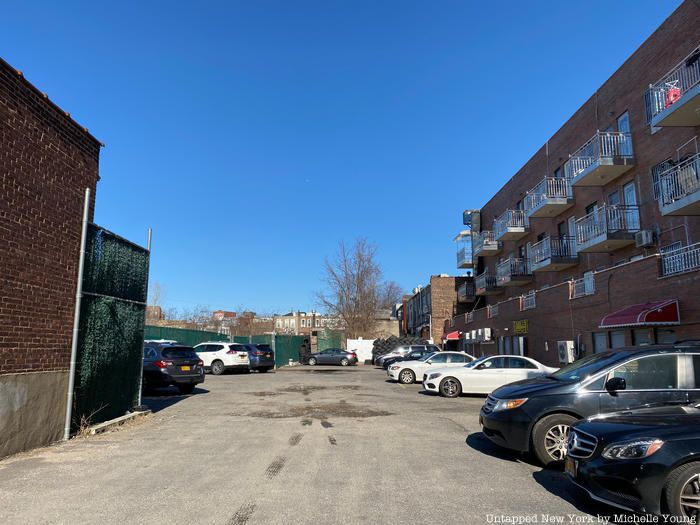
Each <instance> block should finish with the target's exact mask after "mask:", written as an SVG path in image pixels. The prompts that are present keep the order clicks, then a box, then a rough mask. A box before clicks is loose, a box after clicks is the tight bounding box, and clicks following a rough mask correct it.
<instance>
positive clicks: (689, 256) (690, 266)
mask: <svg viewBox="0 0 700 525" xmlns="http://www.w3.org/2000/svg"><path fill="white" fill-rule="evenodd" d="M696 270H700V243H695V244H691V245H690V246H683V247H682V248H679V249H677V250H673V251H670V252H666V253H663V254H661V277H669V276H671V275H678V274H681V273H688V272H694V271H696Z"/></svg>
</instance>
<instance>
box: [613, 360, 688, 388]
mask: <svg viewBox="0 0 700 525" xmlns="http://www.w3.org/2000/svg"><path fill="white" fill-rule="evenodd" d="M610 377H622V378H624V380H625V382H626V383H627V390H665V389H670V388H678V358H677V357H676V356H675V355H655V356H651V357H644V358H641V359H635V360H634V361H630V362H629V363H625V364H624V365H622V366H619V367H617V368H616V369H615V370H613V372H612V373H611V374H610Z"/></svg>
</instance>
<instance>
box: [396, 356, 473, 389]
mask: <svg viewBox="0 0 700 525" xmlns="http://www.w3.org/2000/svg"><path fill="white" fill-rule="evenodd" d="M409 355H410V354H409ZM472 361H474V358H473V357H472V356H470V355H469V354H465V353H464V352H433V353H431V354H428V355H426V356H423V358H421V359H413V360H407V361H400V362H397V363H394V364H392V365H390V366H389V368H388V369H387V372H386V373H387V375H388V376H389V377H390V378H391V379H393V380H394V381H398V382H399V383H403V384H404V385H408V384H411V383H415V382H416V380H418V381H420V380H421V379H422V378H423V376H424V375H426V374H430V373H431V372H432V371H433V370H436V369H438V368H446V367H448V368H454V367H458V366H464V365H465V364H466V363H471V362H472Z"/></svg>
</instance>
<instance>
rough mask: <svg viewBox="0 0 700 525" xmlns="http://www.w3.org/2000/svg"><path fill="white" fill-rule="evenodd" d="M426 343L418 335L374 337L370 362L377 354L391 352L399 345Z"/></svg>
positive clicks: (374, 359)
mask: <svg viewBox="0 0 700 525" xmlns="http://www.w3.org/2000/svg"><path fill="white" fill-rule="evenodd" d="M425 344H428V343H427V342H426V341H425V340H424V339H421V338H420V337H396V336H393V335H392V336H391V337H387V338H386V339H375V340H374V345H373V346H372V364H374V363H375V361H376V359H377V358H378V357H379V356H382V355H384V354H388V353H389V352H393V351H394V350H396V349H397V348H398V347H400V346H410V345H425Z"/></svg>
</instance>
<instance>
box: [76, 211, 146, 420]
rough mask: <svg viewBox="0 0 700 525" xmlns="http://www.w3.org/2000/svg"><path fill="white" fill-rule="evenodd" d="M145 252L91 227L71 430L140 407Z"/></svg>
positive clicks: (106, 231)
mask: <svg viewBox="0 0 700 525" xmlns="http://www.w3.org/2000/svg"><path fill="white" fill-rule="evenodd" d="M149 257H150V254H149V252H148V250H146V249H145V248H142V247H141V246H138V245H136V244H134V243H132V242H130V241H128V240H126V239H123V238H122V237H120V236H118V235H116V234H114V233H112V232H110V231H108V230H105V229H104V228H101V227H99V226H97V225H95V224H89V225H88V229H87V235H86V245H85V259H84V270H83V282H82V286H83V289H82V297H81V305H80V324H79V333H78V349H77V362H76V371H75V390H74V397H73V413H72V421H71V424H72V428H73V430H75V429H77V428H78V427H79V426H80V425H82V424H84V423H97V422H100V421H106V420H108V419H112V418H114V417H118V416H121V415H123V414H125V413H126V412H127V411H128V410H130V409H131V408H133V407H134V406H135V405H136V404H137V403H138V394H139V386H140V378H141V366H142V365H141V363H142V351H143V335H144V316H145V311H146V294H147V290H148V265H149Z"/></svg>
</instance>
